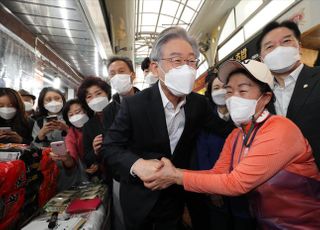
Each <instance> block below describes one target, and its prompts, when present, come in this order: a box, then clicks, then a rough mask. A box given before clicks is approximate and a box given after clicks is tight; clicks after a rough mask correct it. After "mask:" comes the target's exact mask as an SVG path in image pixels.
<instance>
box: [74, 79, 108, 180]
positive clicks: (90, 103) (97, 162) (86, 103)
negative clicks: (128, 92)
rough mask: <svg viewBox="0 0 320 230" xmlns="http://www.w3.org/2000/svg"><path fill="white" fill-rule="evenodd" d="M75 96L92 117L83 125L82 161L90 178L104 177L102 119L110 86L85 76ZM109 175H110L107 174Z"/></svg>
mask: <svg viewBox="0 0 320 230" xmlns="http://www.w3.org/2000/svg"><path fill="white" fill-rule="evenodd" d="M77 96H78V98H79V100H80V102H81V103H82V105H83V107H84V108H85V109H86V110H87V111H91V112H93V113H94V115H93V117H91V118H90V119H89V121H88V122H87V123H86V124H85V125H84V126H83V129H82V131H83V145H84V162H85V164H86V167H87V170H86V171H87V172H88V173H89V174H90V178H91V179H106V178H105V176H106V175H102V174H103V173H102V172H103V171H104V168H103V164H101V163H102V162H101V159H100V157H101V156H100V154H99V153H100V151H101V147H102V142H103V130H104V123H103V121H104V120H107V118H104V117H103V112H102V111H103V109H104V108H105V107H106V106H107V105H108V104H109V100H110V98H111V87H110V85H108V84H107V83H106V82H105V81H103V80H102V79H101V78H98V77H87V78H86V79H85V80H84V81H83V82H82V83H81V85H80V86H79V88H78V92H77ZM109 176H110V175H109Z"/></svg>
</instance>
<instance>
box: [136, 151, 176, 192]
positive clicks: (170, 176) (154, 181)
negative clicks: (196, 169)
mask: <svg viewBox="0 0 320 230" xmlns="http://www.w3.org/2000/svg"><path fill="white" fill-rule="evenodd" d="M133 173H134V174H135V175H136V176H138V177H139V178H140V179H141V180H142V181H143V183H144V186H145V187H147V188H149V189H151V190H161V189H165V188H167V187H169V186H170V185H172V184H182V171H181V170H179V169H177V168H175V167H174V166H173V164H172V163H171V161H170V160H168V159H167V158H164V157H163V158H161V160H156V159H152V160H144V159H139V160H138V161H137V162H136V163H135V164H134V165H133Z"/></svg>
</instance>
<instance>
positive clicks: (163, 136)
mask: <svg viewBox="0 0 320 230" xmlns="http://www.w3.org/2000/svg"><path fill="white" fill-rule="evenodd" d="M146 108H147V110H146V111H147V114H148V118H149V123H150V124H151V126H152V129H153V131H154V133H156V134H157V136H158V138H159V139H160V140H165V141H166V146H165V149H166V150H167V151H166V152H168V153H170V152H171V151H170V140H169V134H168V129H167V123H166V117H165V113H164V108H163V104H162V99H161V95H160V91H159V86H158V84H154V85H153V86H152V89H151V96H150V98H149V100H148V103H147V107H146Z"/></svg>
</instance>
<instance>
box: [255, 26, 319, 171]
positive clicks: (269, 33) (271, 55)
mask: <svg viewBox="0 0 320 230" xmlns="http://www.w3.org/2000/svg"><path fill="white" fill-rule="evenodd" d="M300 36H301V33H300V30H299V28H298V26H297V24H296V23H294V22H291V21H284V22H282V23H278V22H271V23H269V24H268V25H267V26H266V27H265V28H264V30H263V31H262V34H261V36H260V39H259V40H258V42H257V48H258V50H259V52H260V56H261V59H262V61H263V62H264V63H265V64H266V65H267V66H268V67H269V69H270V70H271V72H272V74H273V75H274V77H275V80H276V81H275V86H274V93H275V96H276V102H275V104H274V107H273V108H271V109H270V110H271V112H274V113H276V114H279V115H283V116H286V117H287V118H289V119H291V120H292V121H293V122H294V123H295V124H296V125H297V126H298V127H299V128H300V129H301V131H302V133H303V135H304V136H305V137H306V139H307V140H308V141H309V143H310V145H311V147H312V150H313V155H314V158H315V161H316V163H317V165H318V168H320V68H319V67H314V68H310V67H308V66H305V65H303V64H302V63H301V61H300V59H301V58H300Z"/></svg>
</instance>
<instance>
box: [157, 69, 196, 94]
mask: <svg viewBox="0 0 320 230" xmlns="http://www.w3.org/2000/svg"><path fill="white" fill-rule="evenodd" d="M159 67H160V65H159ZM160 69H161V68H160ZM161 70H162V69H161ZM162 71H163V70H162ZM163 72H164V71H163ZM196 74H197V71H196V70H195V69H194V68H192V67H190V66H188V65H186V64H184V65H182V66H179V67H176V68H172V69H170V70H169V71H168V72H167V73H165V76H164V77H165V79H164V84H165V85H166V86H167V87H168V89H169V90H170V92H171V93H172V94H173V95H175V96H177V97H183V96H186V95H188V94H189V93H191V92H192V89H193V84H194V82H195V80H196ZM160 80H161V79H160Z"/></svg>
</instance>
